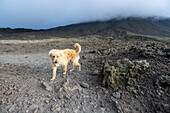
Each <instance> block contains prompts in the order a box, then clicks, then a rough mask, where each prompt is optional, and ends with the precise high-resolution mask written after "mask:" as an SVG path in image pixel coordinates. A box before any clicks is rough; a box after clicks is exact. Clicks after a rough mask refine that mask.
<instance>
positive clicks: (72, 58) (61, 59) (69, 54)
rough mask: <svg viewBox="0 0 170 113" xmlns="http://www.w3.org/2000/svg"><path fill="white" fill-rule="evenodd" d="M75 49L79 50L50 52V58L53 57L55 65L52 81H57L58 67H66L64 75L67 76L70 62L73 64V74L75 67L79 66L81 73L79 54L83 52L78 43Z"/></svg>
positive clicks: (55, 50)
mask: <svg viewBox="0 0 170 113" xmlns="http://www.w3.org/2000/svg"><path fill="white" fill-rule="evenodd" d="M74 47H75V48H77V50H74V49H63V50H59V49H52V50H50V52H49V56H50V57H51V61H52V65H53V77H52V79H51V80H54V79H55V77H56V71H57V67H58V66H63V67H64V73H63V74H66V72H67V64H68V62H71V64H72V69H71V70H70V71H71V72H72V71H73V70H74V68H75V67H74V66H75V65H78V66H79V71H81V65H80V63H79V59H80V56H79V53H80V51H81V46H80V45H79V44H78V43H75V44H74Z"/></svg>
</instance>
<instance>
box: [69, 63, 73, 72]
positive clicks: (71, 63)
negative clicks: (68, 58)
mask: <svg viewBox="0 0 170 113" xmlns="http://www.w3.org/2000/svg"><path fill="white" fill-rule="evenodd" d="M71 64H72V69H71V70H70V71H71V72H72V71H73V70H74V63H73V62H72V63H71Z"/></svg>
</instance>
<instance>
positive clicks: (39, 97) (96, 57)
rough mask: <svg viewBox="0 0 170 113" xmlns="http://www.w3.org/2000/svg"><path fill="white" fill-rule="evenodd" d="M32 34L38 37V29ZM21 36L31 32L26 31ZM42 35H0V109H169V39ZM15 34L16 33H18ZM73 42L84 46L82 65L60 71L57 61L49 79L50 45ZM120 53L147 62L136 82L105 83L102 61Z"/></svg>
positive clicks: (126, 112)
mask: <svg viewBox="0 0 170 113" xmlns="http://www.w3.org/2000/svg"><path fill="white" fill-rule="evenodd" d="M19 36H21V35H19ZM23 36H24V35H23ZM31 36H32V38H34V39H36V36H37V35H36V34H33V35H31ZM1 37H3V35H2V36H1ZM25 37H27V38H28V37H29V36H28V35H27V34H26V36H25ZM37 37H40V35H38V36H37ZM141 37H142V36H141ZM4 38H5V37H4ZM44 38H46V40H45V41H42V42H40V41H39V42H36V41H30V42H23V41H20V40H14V41H12V42H10V40H5V41H2V40H0V43H1V44H0V54H1V55H0V98H1V99H0V112H1V113H6V112H11V113H25V112H28V113H43V112H44V113H51V112H54V113H55V112H59V113H106V112H107V113H118V112H121V113H155V112H156V113H163V112H165V113H166V112H167V113H168V112H170V104H169V103H170V87H169V81H168V80H169V79H168V77H170V59H169V58H170V56H169V52H168V48H169V47H170V45H169V44H168V43H167V42H163V41H161V40H155V39H152V38H147V37H144V38H139V37H138V36H133V39H131V37H130V36H119V37H115V36H108V35H107V36H103V35H102V36H100V35H88V36H82V37H78V38H58V37H50V36H49V37H47V35H46V36H44ZM47 38H51V40H48V39H47ZM10 39H12V34H11V35H10ZM13 39H18V37H17V34H15V35H13ZM41 39H43V36H42V37H41ZM9 42H10V43H9ZM76 42H77V43H79V44H80V45H81V46H82V51H81V53H80V63H81V65H82V71H80V72H79V71H78V67H76V68H75V70H74V71H73V72H69V71H67V74H66V75H63V68H62V67H60V68H59V69H58V70H57V76H56V79H55V80H54V81H50V79H51V77H52V65H51V61H50V58H49V56H48V52H49V51H50V50H51V49H54V48H56V49H63V48H73V45H74V43H76ZM124 58H128V59H130V60H143V59H145V60H147V62H149V64H150V67H149V69H148V70H147V71H146V72H145V73H144V74H142V75H140V76H139V77H138V78H137V82H136V83H133V84H126V85H123V86H117V87H115V88H108V89H106V88H104V87H103V85H102V79H103V76H104V75H101V71H102V67H103V63H104V62H105V61H108V62H109V64H110V65H113V64H114V63H115V62H116V61H117V60H119V59H124ZM69 69H71V65H70V64H69V66H68V70H69Z"/></svg>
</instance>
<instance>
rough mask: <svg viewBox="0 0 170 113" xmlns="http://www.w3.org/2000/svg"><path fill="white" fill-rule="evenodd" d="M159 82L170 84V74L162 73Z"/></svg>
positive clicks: (165, 84)
mask: <svg viewBox="0 0 170 113" xmlns="http://www.w3.org/2000/svg"><path fill="white" fill-rule="evenodd" d="M158 79H159V83H160V85H164V86H168V85H169V86H170V76H168V75H162V76H160V77H159V78H158Z"/></svg>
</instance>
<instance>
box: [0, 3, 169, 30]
mask: <svg viewBox="0 0 170 113" xmlns="http://www.w3.org/2000/svg"><path fill="white" fill-rule="evenodd" d="M169 6H170V0H141V1H140V0H0V27H11V28H33V29H47V28H52V27H57V26H64V25H69V24H74V23H80V22H89V21H97V20H108V19H111V18H116V17H125V18H126V17H130V16H135V17H151V16H161V17H170V7H169Z"/></svg>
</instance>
